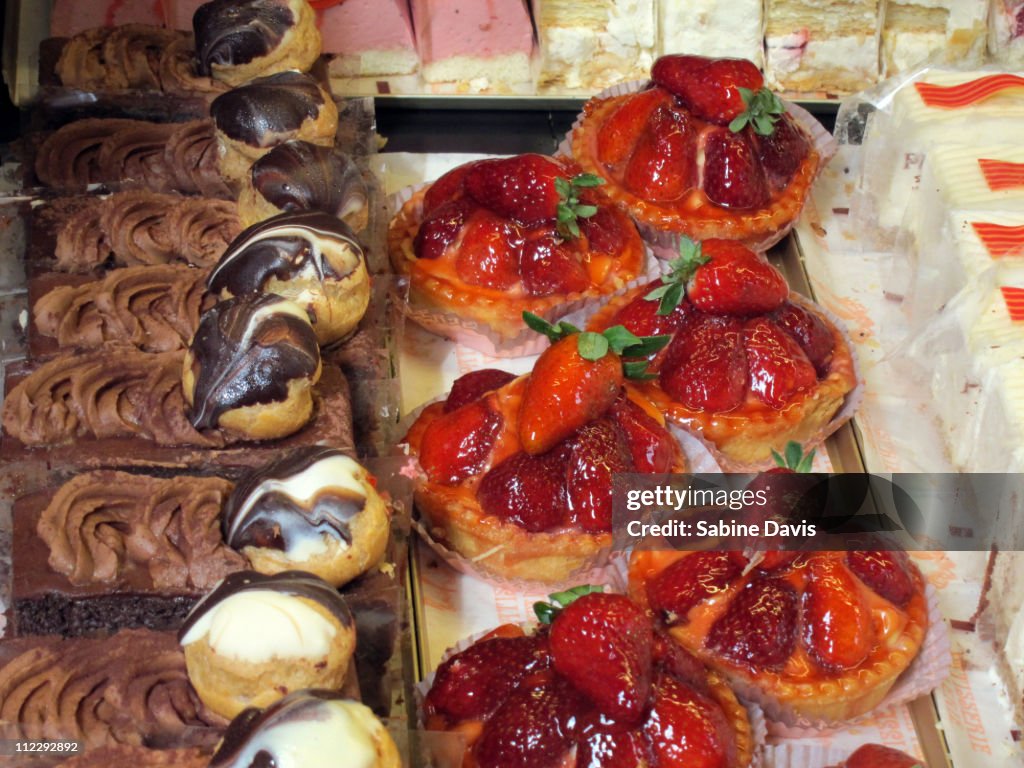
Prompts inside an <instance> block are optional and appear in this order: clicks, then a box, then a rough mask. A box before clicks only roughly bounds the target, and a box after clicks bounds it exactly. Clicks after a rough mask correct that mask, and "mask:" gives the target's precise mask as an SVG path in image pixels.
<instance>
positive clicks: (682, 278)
mask: <svg viewBox="0 0 1024 768" xmlns="http://www.w3.org/2000/svg"><path fill="white" fill-rule="evenodd" d="M709 261H711V258H710V257H709V256H705V255H704V254H703V253H702V252H701V247H700V243H697V242H694V241H693V240H691V239H690V238H688V237H683V238H682V239H681V240H680V241H679V258H678V259H673V260H672V261H670V262H669V265H668V266H669V271H668V274H666V275H662V277H661V285H659V286H658V287H657V288H655V289H654V290H653V291H651V292H650V293H648V294H647V295H646V296H644V298H645V299H647V300H648V301H660V302H661V303H660V304H659V305H658V314H659V315H661V316H662V317H665V316H667V315H671V314H672V310H674V309H675V308H676V307H678V306H679V305H680V304H681V303H682V301H683V297H684V296H686V284H687V283H688V282H689V281H690V278H691V277H693V275H694V273H695V272H696V271H697V270H698V269H699V268H700V267H701V266H702V265H704V264H707V263H708V262H709Z"/></svg>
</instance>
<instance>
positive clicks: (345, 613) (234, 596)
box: [178, 571, 356, 717]
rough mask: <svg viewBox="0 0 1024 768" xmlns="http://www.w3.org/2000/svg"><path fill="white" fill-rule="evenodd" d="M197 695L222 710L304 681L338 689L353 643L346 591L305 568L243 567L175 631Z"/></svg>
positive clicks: (228, 712) (260, 701)
mask: <svg viewBox="0 0 1024 768" xmlns="http://www.w3.org/2000/svg"><path fill="white" fill-rule="evenodd" d="M178 641H179V642H180V643H181V646H182V647H183V648H184V651H185V667H186V669H187V670H188V678H189V681H190V682H191V683H192V686H193V687H194V688H195V689H196V693H198V694H199V698H200V699H202V701H203V703H204V704H205V705H206V706H207V707H209V708H210V709H211V710H213V711H214V712H216V713H217V714H219V715H221V716H222V717H234V716H235V715H237V714H238V713H239V712H241V711H242V710H243V709H246V708H247V707H266V706H269V705H270V704H273V703H274V702H275V701H277V700H278V699H281V698H283V697H284V696H287V695H288V694H289V693H291V692H292V691H297V690H302V689H303V688H325V689H328V690H339V689H340V688H341V686H342V683H343V682H344V680H345V675H346V673H347V672H348V667H349V662H350V661H351V660H352V654H353V652H354V651H355V645H356V630H355V622H354V621H353V619H352V614H351V613H350V612H349V609H348V606H347V605H346V603H345V600H344V598H342V596H341V595H340V594H339V593H338V591H337V590H336V589H334V587H332V586H331V585H330V584H328V583H327V582H326V581H324V580H323V579H320V578H317V577H316V576H314V575H312V574H310V573H303V572H301V571H286V572H285V573H279V574H276V575H273V576H265V575H263V574H260V573H255V572H254V571H238V572H237V573H232V574H230V575H229V576H227V577H225V578H224V579H223V580H222V581H221V582H220V583H219V584H218V585H217V586H216V587H215V588H214V589H213V591H212V592H210V593H209V594H208V595H206V597H204V598H203V599H202V600H200V601H199V602H198V603H196V605H195V607H194V608H193V609H192V611H191V612H190V613H189V615H188V616H187V617H186V619H185V623H184V624H183V625H182V627H181V630H180V631H179V632H178Z"/></svg>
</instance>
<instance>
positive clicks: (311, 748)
mask: <svg viewBox="0 0 1024 768" xmlns="http://www.w3.org/2000/svg"><path fill="white" fill-rule="evenodd" d="M261 761H262V762H261ZM401 764H402V762H401V758H400V757H399V755H398V748H397V747H396V746H395V742H394V740H392V738H391V735H390V734H389V733H388V732H387V729H385V728H384V725H383V723H381V721H380V720H378V719H377V717H376V716H375V715H374V714H373V712H371V711H370V708H369V707H367V706H366V705H365V704H362V703H360V702H358V701H353V700H352V699H346V698H344V697H342V696H341V695H339V694H337V693H333V692H331V691H320V690H311V691H296V692H294V693H290V694H288V695H287V696H286V697H285V698H283V699H281V700H280V701H278V702H276V703H274V704H271V705H270V706H269V707H267V708H266V709H264V710H262V711H260V710H258V709H247V710H246V711H245V712H242V713H241V714H240V715H239V716H238V717H236V718H235V719H234V720H233V721H232V722H231V725H229V726H228V729H227V731H225V733H224V739H223V740H222V741H221V743H220V745H219V746H218V747H217V751H216V752H215V753H214V755H213V758H212V759H211V760H210V765H209V768H252V766H257V765H272V766H275V768H336V767H337V766H342V765H344V766H345V768H399V767H400V766H401Z"/></svg>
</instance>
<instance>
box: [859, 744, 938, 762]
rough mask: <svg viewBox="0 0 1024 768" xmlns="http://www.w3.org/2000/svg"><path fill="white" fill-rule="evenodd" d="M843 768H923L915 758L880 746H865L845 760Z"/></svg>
mask: <svg viewBox="0 0 1024 768" xmlns="http://www.w3.org/2000/svg"><path fill="white" fill-rule="evenodd" d="M843 766H844V768H925V764H924V763H923V762H922V761H921V760H918V759H917V758H916V757H911V756H910V755H908V754H906V753H904V752H900V751H899V750H897V749H892V748H891V747H883V746H882V745H881V744H865V745H864V746H863V747H860V748H859V749H858V750H857V751H856V752H854V753H853V754H852V755H850V756H849V757H848V758H846V762H845V763H844V764H843Z"/></svg>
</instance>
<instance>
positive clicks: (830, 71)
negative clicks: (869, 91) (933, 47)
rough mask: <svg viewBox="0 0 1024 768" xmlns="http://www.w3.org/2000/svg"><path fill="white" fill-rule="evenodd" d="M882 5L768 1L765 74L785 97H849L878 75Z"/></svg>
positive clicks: (857, 0) (876, 0) (848, 0)
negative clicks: (817, 93) (846, 94)
mask: <svg viewBox="0 0 1024 768" xmlns="http://www.w3.org/2000/svg"><path fill="white" fill-rule="evenodd" d="M881 8H882V3H881V1H880V0H844V1H842V2H830V3H821V2H820V1H817V0H767V1H766V3H765V55H766V62H765V74H766V76H767V80H768V84H769V86H770V87H772V88H774V89H778V90H784V91H827V92H837V93H842V92H851V91H859V90H862V89H863V88H864V87H865V86H867V85H869V84H870V83H873V82H875V81H876V80H877V79H878V75H879V66H878V60H879V39H880V32H881Z"/></svg>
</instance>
